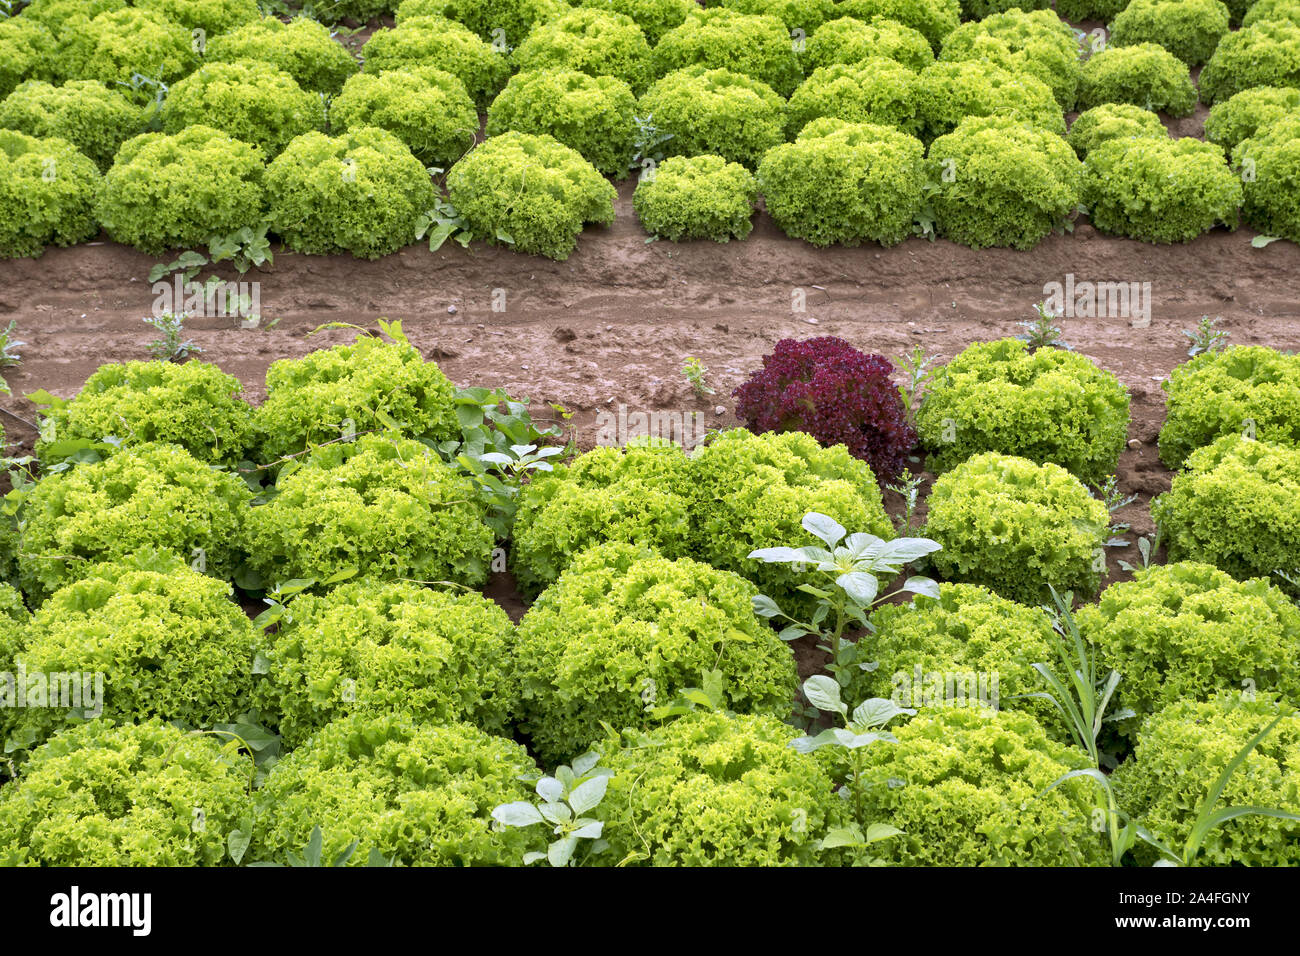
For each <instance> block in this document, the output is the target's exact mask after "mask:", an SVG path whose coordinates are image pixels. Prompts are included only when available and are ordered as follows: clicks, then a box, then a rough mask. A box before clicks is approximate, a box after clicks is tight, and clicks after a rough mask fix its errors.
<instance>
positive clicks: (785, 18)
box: [710, 0, 835, 35]
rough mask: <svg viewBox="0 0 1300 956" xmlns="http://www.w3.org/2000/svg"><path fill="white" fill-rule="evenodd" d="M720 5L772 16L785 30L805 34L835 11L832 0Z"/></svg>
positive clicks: (727, 1)
mask: <svg viewBox="0 0 1300 956" xmlns="http://www.w3.org/2000/svg"><path fill="white" fill-rule="evenodd" d="M710 6H722V7H725V8H727V9H728V10H735V11H736V12H737V13H744V14H748V15H750V16H761V15H767V16H773V17H776V18H777V19H778V20H780V21H781V23H782V24H783V25H784V26H785V28H786V30H787V31H790V32H793V31H795V30H802V31H803V32H804V34H805V35H808V34H811V33H812V32H813V31H815V30H817V29H818V28H819V27H821V25H822V24H823V23H825V22H826V20H827V19H828V18H829V17H831V16H832V15H833V14H834V12H835V3H834V0H722V2H721V3H720V4H717V3H711V4H710Z"/></svg>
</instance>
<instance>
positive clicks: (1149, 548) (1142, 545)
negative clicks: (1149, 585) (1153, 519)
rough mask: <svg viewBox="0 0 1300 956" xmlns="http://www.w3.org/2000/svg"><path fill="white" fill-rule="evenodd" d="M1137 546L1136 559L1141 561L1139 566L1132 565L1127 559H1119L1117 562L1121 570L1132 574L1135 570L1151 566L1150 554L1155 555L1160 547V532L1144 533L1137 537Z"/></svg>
mask: <svg viewBox="0 0 1300 956" xmlns="http://www.w3.org/2000/svg"><path fill="white" fill-rule="evenodd" d="M1137 548H1138V561H1139V562H1141V566H1140V567H1138V566H1134V565H1132V564H1129V563H1128V562H1127V561H1125V560H1123V559H1121V560H1120V562H1119V566H1120V569H1121V570H1123V571H1127V572H1128V573H1129V574H1133V573H1135V572H1137V571H1143V570H1146V569H1147V568H1149V567H1151V558H1152V556H1154V555H1155V553H1156V551H1157V550H1158V549H1159V548H1160V532H1159V531H1157V532H1156V533H1155V534H1153V535H1146V534H1144V535H1143V536H1142V537H1140V538H1138V542H1137Z"/></svg>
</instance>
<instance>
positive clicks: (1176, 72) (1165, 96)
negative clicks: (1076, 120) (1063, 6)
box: [1079, 43, 1212, 116]
mask: <svg viewBox="0 0 1300 956" xmlns="http://www.w3.org/2000/svg"><path fill="white" fill-rule="evenodd" d="M1201 89H1202V90H1205V74H1204V73H1202V74H1201ZM1207 102H1212V101H1210V100H1207ZM1103 103H1131V104H1133V105H1134V106H1140V107H1142V108H1143V109H1148V110H1156V111H1158V112H1161V113H1168V114H1169V115H1170V116H1188V115H1190V114H1191V112H1192V110H1194V109H1195V108H1196V87H1194V86H1192V77H1191V74H1190V73H1189V72H1188V70H1187V64H1186V63H1184V62H1183V61H1182V60H1180V59H1178V57H1176V56H1174V55H1173V54H1172V53H1170V52H1169V51H1168V50H1166V49H1165V48H1164V47H1162V46H1157V45H1156V44H1154V43H1135V44H1133V45H1132V46H1112V47H1107V48H1106V49H1104V50H1101V51H1099V52H1097V53H1094V54H1093V55H1092V56H1090V57H1088V59H1087V61H1086V62H1085V63H1084V64H1083V72H1082V75H1081V77H1080V81H1079V107H1080V108H1081V109H1085V110H1086V109H1091V108H1092V107H1094V106H1100V105H1101V104H1103Z"/></svg>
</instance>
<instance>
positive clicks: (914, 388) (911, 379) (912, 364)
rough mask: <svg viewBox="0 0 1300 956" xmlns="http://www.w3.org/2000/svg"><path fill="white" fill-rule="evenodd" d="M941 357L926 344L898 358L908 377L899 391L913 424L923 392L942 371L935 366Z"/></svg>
mask: <svg viewBox="0 0 1300 956" xmlns="http://www.w3.org/2000/svg"><path fill="white" fill-rule="evenodd" d="M940 357H941V356H939V355H937V354H936V355H931V354H930V353H928V352H927V351H926V350H925V347H924V346H921V345H917V346H914V347H913V348H912V351H911V352H909V353H907V354H906V355H902V356H900V357H899V359H898V367H899V368H901V369H902V370H903V374H904V375H905V376H906V377H907V380H906V381H905V382H904V383H903V384H902V385H900V386H899V391H900V392H902V394H903V407H904V408H906V409H907V419H908V421H909V422H911V423H912V424H916V413H917V411H918V406H919V405H920V402H921V395H922V392H924V391H925V390H926V388H928V386H929V385H930V383H931V382H932V381H933V380H934V377H935V376H936V375H937V374H938V373H939V371H940V370H939V369H938V368H935V367H934V366H935V363H936V362H937V361H938V360H939V359H940Z"/></svg>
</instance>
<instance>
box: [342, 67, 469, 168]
mask: <svg viewBox="0 0 1300 956" xmlns="http://www.w3.org/2000/svg"><path fill="white" fill-rule="evenodd" d="M330 123H331V126H332V128H334V129H336V130H339V131H342V130H356V129H360V128H361V127H364V126H376V127H378V128H380V129H383V130H387V131H388V132H390V133H392V134H393V135H395V136H396V137H397V138H398V139H400V140H401V141H402V142H403V143H405V144H406V145H407V146H408V147H409V148H410V150H411V152H412V153H413V154H414V155H415V158H416V159H418V160H419V161H420V162H421V163H424V164H425V165H429V166H439V167H444V168H445V167H447V166H450V165H451V164H452V163H454V162H455V161H456V160H458V159H460V157H461V156H463V155H464V154H465V153H466V152H468V151H469V149H470V148H471V147H472V146H473V145H474V135H475V134H476V133H477V132H478V113H477V112H475V109H474V101H473V100H471V99H470V96H469V93H468V92H467V91H466V89H465V84H464V83H462V82H461V81H460V80H459V79H458V78H457V77H455V76H453V75H452V74H450V73H447V72H446V71H444V70H438V69H435V68H432V67H425V68H418V69H417V68H414V67H411V68H403V69H400V70H389V71H386V72H384V73H380V74H377V75H376V74H374V73H358V74H355V75H354V76H351V77H349V78H348V81H347V83H345V84H344V85H343V92H342V93H341V94H340V95H339V96H337V97H335V99H334V100H333V101H332V102H331V103H330Z"/></svg>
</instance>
